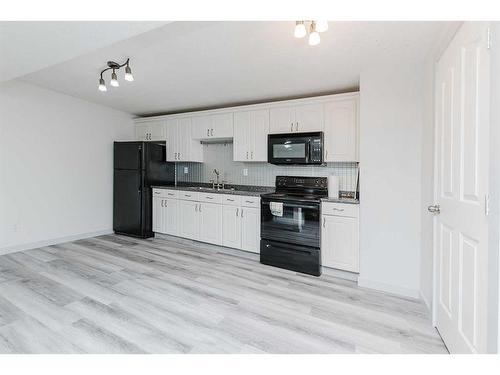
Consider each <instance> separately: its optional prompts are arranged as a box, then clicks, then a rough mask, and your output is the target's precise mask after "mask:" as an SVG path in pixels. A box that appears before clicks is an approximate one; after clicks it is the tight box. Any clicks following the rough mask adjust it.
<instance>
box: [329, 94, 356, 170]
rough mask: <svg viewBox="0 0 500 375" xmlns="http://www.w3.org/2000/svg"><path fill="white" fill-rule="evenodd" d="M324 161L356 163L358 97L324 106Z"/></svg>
mask: <svg viewBox="0 0 500 375" xmlns="http://www.w3.org/2000/svg"><path fill="white" fill-rule="evenodd" d="M324 108H325V129H324V140H325V146H324V160H325V161H326V162H342V161H358V160H359V158H358V97H357V96H356V97H353V98H347V99H339V100H333V101H331V102H327V103H325V104H324Z"/></svg>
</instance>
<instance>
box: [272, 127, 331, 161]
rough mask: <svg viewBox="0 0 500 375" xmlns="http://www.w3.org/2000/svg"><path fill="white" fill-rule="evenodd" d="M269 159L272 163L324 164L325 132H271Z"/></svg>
mask: <svg viewBox="0 0 500 375" xmlns="http://www.w3.org/2000/svg"><path fill="white" fill-rule="evenodd" d="M267 161H268V162H269V163H271V164H278V165H283V164H292V165H293V164H295V165H318V164H323V132H314V133H289V134H269V135H268V138H267Z"/></svg>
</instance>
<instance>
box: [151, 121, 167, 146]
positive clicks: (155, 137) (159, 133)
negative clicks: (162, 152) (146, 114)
mask: <svg viewBox="0 0 500 375" xmlns="http://www.w3.org/2000/svg"><path fill="white" fill-rule="evenodd" d="M148 128H149V136H148V138H149V140H150V141H164V140H165V138H166V134H165V121H164V120H158V121H151V122H148Z"/></svg>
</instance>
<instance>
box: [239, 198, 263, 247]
mask: <svg viewBox="0 0 500 375" xmlns="http://www.w3.org/2000/svg"><path fill="white" fill-rule="evenodd" d="M240 216H241V248H242V249H243V250H246V251H251V252H254V253H259V252H260V208H250V207H242V208H241V214H240Z"/></svg>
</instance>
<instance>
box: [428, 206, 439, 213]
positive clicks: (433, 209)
mask: <svg viewBox="0 0 500 375" xmlns="http://www.w3.org/2000/svg"><path fill="white" fill-rule="evenodd" d="M427 210H428V211H429V212H432V213H433V214H439V213H441V207H439V204H434V205H432V206H429V207H427Z"/></svg>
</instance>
